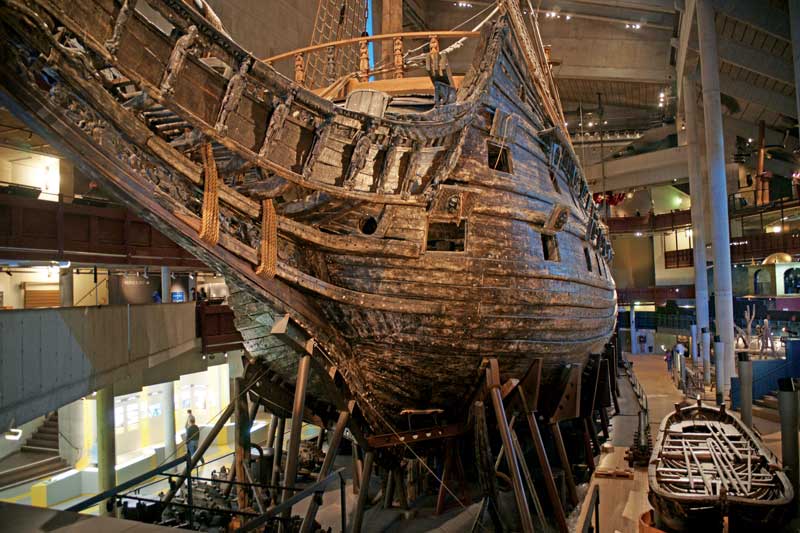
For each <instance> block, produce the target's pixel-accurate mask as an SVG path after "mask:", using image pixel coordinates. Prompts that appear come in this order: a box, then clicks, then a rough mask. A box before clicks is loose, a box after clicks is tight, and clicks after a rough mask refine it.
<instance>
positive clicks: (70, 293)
mask: <svg viewBox="0 0 800 533" xmlns="http://www.w3.org/2000/svg"><path fill="white" fill-rule="evenodd" d="M59 270H60V271H59V277H58V292H59V300H60V301H59V304H60V305H61V307H72V306H73V305H74V302H75V300H74V298H75V290H74V287H75V285H74V283H73V281H72V267H69V268H63V269H59Z"/></svg>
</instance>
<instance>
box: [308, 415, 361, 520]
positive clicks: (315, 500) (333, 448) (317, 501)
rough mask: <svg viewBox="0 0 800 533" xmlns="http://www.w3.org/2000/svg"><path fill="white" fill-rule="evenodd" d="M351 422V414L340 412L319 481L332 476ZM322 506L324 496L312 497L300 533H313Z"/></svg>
mask: <svg viewBox="0 0 800 533" xmlns="http://www.w3.org/2000/svg"><path fill="white" fill-rule="evenodd" d="M349 421H350V412H349V411H340V412H339V419H338V420H337V421H336V427H335V428H334V430H333V435H331V444H330V446H328V451H327V453H325V459H324V460H323V461H322V467H320V469H319V474H318V475H317V481H322V480H323V479H325V478H326V477H328V474H330V471H331V469H332V468H333V461H334V460H335V459H336V453H337V452H338V451H339V445H340V444H341V443H342V435H344V429H345V428H346V427H347V423H348V422H349ZM321 504H322V494H315V495H314V496H312V497H311V501H310V502H309V504H308V510H307V511H306V516H305V518H304V519H303V524H302V525H301V526H300V533H311V530H312V528H313V526H314V519H315V518H316V516H317V510H318V509H319V506H320V505H321Z"/></svg>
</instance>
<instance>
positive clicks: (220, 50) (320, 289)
mask: <svg viewBox="0 0 800 533" xmlns="http://www.w3.org/2000/svg"><path fill="white" fill-rule="evenodd" d="M159 5H160V6H161V8H162V10H163V11H165V12H168V14H169V13H171V14H172V15H173V16H172V18H171V20H172V21H173V23H174V24H175V25H176V28H177V30H178V31H177V32H176V33H177V34H179V35H181V37H180V38H178V39H177V40H175V39H173V38H171V37H170V36H168V35H166V34H164V33H162V32H161V31H160V30H159V29H158V28H156V27H155V26H153V25H152V24H151V23H150V22H149V21H147V20H146V19H145V18H144V17H142V16H141V15H140V14H139V13H133V14H131V16H129V17H122V16H120V12H119V10H120V6H119V5H118V4H117V3H116V2H113V1H111V0H96V1H88V2H81V3H79V5H74V4H73V3H71V2H67V1H66V0H37V1H35V2H33V3H32V4H31V6H32V10H33V12H34V13H37V14H38V18H37V17H31V16H30V13H28V12H26V11H24V10H23V11H19V10H17V9H15V8H12V9H9V10H7V13H8V16H7V17H5V18H4V20H3V23H2V34H3V37H4V39H5V40H6V42H10V43H14V44H15V45H17V46H16V47H13V46H9V47H6V49H5V50H4V51H3V52H2V65H0V68H2V76H0V78H2V81H0V83H1V84H2V85H3V88H4V94H3V100H4V101H5V103H6V104H8V105H9V106H10V107H11V108H12V109H13V110H14V112H15V113H17V114H18V115H19V116H21V117H22V118H23V119H24V120H26V121H27V122H29V123H31V124H34V125H35V126H36V127H37V129H38V130H41V131H42V132H44V133H45V134H47V135H48V136H49V137H50V138H54V139H55V142H56V144H58V145H59V146H60V147H62V148H64V150H65V151H66V152H67V153H69V154H70V155H71V156H72V157H76V158H80V159H81V160H82V161H83V163H84V164H85V165H86V166H88V167H89V168H90V170H91V171H92V172H93V173H94V174H95V175H97V176H99V177H101V178H102V179H104V180H105V181H106V182H108V183H109V184H110V186H111V187H112V189H113V190H115V191H116V193H117V194H118V195H119V197H120V198H121V199H122V201H124V202H125V203H126V204H127V205H129V206H131V208H132V209H133V210H134V211H135V213H136V214H137V215H138V216H140V217H142V218H143V219H144V220H146V221H148V222H150V223H151V224H153V225H154V226H155V227H157V228H158V229H159V230H160V231H162V232H163V233H164V234H165V235H166V236H167V237H169V238H171V239H173V240H175V242H177V243H178V244H180V245H181V246H183V247H185V248H186V249H187V250H190V251H191V253H192V254H193V255H195V256H196V257H197V258H198V259H199V260H201V261H203V262H204V263H206V264H208V265H209V266H210V267H212V268H215V269H217V270H219V271H220V272H222V273H223V274H224V275H225V276H226V279H227V281H228V284H229V286H230V287H231V296H230V299H229V303H230V305H231V308H232V309H233V310H234V313H235V315H236V322H235V325H236V328H237V329H238V330H239V331H240V332H241V335H242V338H243V341H244V345H245V347H246V348H247V350H248V351H249V353H250V354H251V355H252V356H253V357H256V358H260V359H263V360H264V361H266V362H268V363H269V365H270V368H271V369H272V370H273V371H275V372H276V373H278V374H279V375H280V376H281V377H282V380H283V381H284V382H286V383H288V384H289V385H291V383H292V382H293V379H294V377H293V376H294V374H295V371H296V365H297V353H296V352H295V351H294V350H293V349H292V348H291V347H288V346H286V345H285V344H284V343H283V342H282V341H280V340H279V339H276V338H275V336H273V335H271V334H270V330H271V327H272V325H273V323H274V321H275V320H276V317H277V316H278V315H279V314H284V313H288V314H289V315H290V316H291V317H292V319H293V320H294V321H295V322H297V323H298V324H299V325H300V326H301V327H302V328H303V329H305V330H306V331H307V332H308V333H309V335H310V336H311V337H313V338H315V339H316V341H317V343H318V346H319V347H320V348H321V350H322V353H323V354H324V357H326V358H328V359H330V361H332V362H333V363H334V364H335V366H336V367H337V369H338V370H337V371H338V372H339V374H340V375H341V380H340V381H338V382H337V384H338V385H339V386H340V387H341V389H342V390H343V394H344V395H345V396H347V397H352V398H354V399H355V400H356V401H357V404H358V407H359V408H360V412H359V416H361V417H363V418H364V419H366V420H367V422H368V423H369V424H370V426H371V427H372V429H373V431H374V432H377V433H386V432H387V430H388V428H390V427H392V426H393V425H396V424H398V423H399V422H401V421H403V420H404V419H403V417H401V416H400V411H401V410H402V409H428V408H441V409H443V410H444V411H445V413H446V415H445V416H444V418H446V419H448V421H453V422H455V421H458V420H460V419H463V418H464V417H465V416H466V410H465V407H464V406H465V405H466V403H465V400H466V399H468V398H469V397H470V395H471V394H472V393H473V392H474V390H475V388H476V387H477V386H478V384H479V381H480V373H479V367H480V364H481V361H482V359H483V358H484V357H488V356H491V357H496V358H497V359H498V360H499V362H500V370H501V372H502V373H503V375H504V376H506V377H522V376H524V375H525V374H526V372H527V371H528V368H529V367H530V365H531V363H532V361H534V360H535V359H536V358H542V359H543V361H544V364H543V368H542V378H543V386H544V387H547V386H551V385H552V382H553V381H554V379H555V377H556V376H557V375H558V374H559V373H560V368H561V367H562V366H563V365H564V364H566V363H578V364H583V363H585V361H586V358H587V356H588V354H589V353H590V352H593V351H594V352H598V351H600V349H601V347H602V346H603V344H604V343H605V341H606V339H607V338H608V336H609V335H610V333H611V331H612V329H613V326H614V321H615V315H616V300H615V292H614V282H613V279H612V278H611V275H610V270H609V266H608V261H609V260H610V259H611V257H612V253H611V251H610V247H609V246H608V239H607V237H606V234H605V231H604V230H603V228H602V226H601V224H600V223H599V222H598V221H597V212H596V209H595V207H594V205H593V203H592V201H591V195H590V194H589V191H588V188H587V186H586V183H585V179H584V178H583V176H582V174H581V172H580V169H579V168H578V167H576V164H577V162H576V160H575V158H574V154H573V153H572V149H571V145H570V144H569V142H568V141H566V140H565V139H564V138H563V136H562V135H561V133H560V132H559V128H560V125H553V124H552V123H550V121H549V120H548V119H547V118H545V116H546V115H545V113H544V111H543V106H542V101H541V99H540V97H539V96H538V93H537V89H536V85H535V84H533V83H532V82H531V76H530V73H529V72H527V70H526V67H525V64H526V62H525V61H524V60H523V58H522V52H521V50H520V48H519V46H518V40H517V38H516V36H515V35H514V34H513V32H511V31H510V30H509V29H508V25H507V23H506V20H505V18H504V17H501V18H500V19H499V20H498V22H497V23H496V24H494V25H493V26H492V27H491V28H487V30H485V32H484V36H483V39H482V42H481V44H480V45H479V46H478V49H477V52H476V58H475V61H474V64H473V66H472V68H471V69H470V71H469V72H468V73H467V74H466V76H465V77H464V80H463V82H462V84H461V86H460V88H459V90H458V94H457V99H456V102H455V103H451V104H444V105H437V106H432V107H431V109H430V110H428V111H426V112H423V113H408V112H407V111H406V110H395V109H393V108H392V107H391V105H390V107H389V109H388V111H387V114H386V115H385V116H383V117H372V116H368V115H364V114H361V113H358V112H357V111H353V110H348V109H345V108H343V107H336V106H334V105H333V104H332V103H331V102H330V101H327V100H323V99H320V98H318V97H316V96H315V95H314V94H312V93H310V92H309V91H307V90H305V89H304V88H302V87H299V86H297V85H294V84H293V83H292V82H290V81H289V80H287V79H285V78H283V77H282V76H280V75H279V74H278V73H277V72H275V71H274V70H273V69H272V68H271V67H269V66H268V65H266V64H264V63H261V62H258V61H253V60H252V58H250V57H249V55H248V54H247V53H246V52H244V51H243V50H241V49H240V48H238V46H237V45H236V44H235V43H233V42H231V41H230V40H228V39H227V38H226V37H225V36H223V35H221V34H219V33H218V32H217V31H216V30H214V29H213V28H211V27H209V26H208V24H207V23H206V22H205V21H204V20H203V19H202V17H200V16H199V15H198V14H197V13H195V12H193V11H192V10H191V9H190V8H187V6H186V4H183V3H182V2H173V1H171V0H165V1H163V2H160V3H159ZM123 6H127V4H123ZM26 9H27V8H26ZM51 18H52V19H55V20H57V23H56V24H52V23H50V24H44V23H43V21H45V20H48V19H51ZM118 22H119V23H120V24H123V26H121V27H117V28H116V31H115V26H116V25H117V23H118ZM52 27H63V28H65V31H64V34H61V35H54V34H52V33H51V32H50V30H49V28H52ZM193 27H194V28H200V29H201V30H202V31H199V32H197V31H195V29H194V28H193ZM112 37H114V38H116V37H119V42H118V43H117V45H115V46H111V47H110V48H111V49H114V50H116V55H112V54H111V53H110V52H109V48H108V47H107V45H106V43H107V41H109V39H112ZM54 43H57V44H54ZM37 53H38V54H41V55H38V56H37ZM209 55H213V56H214V57H215V58H216V59H217V60H218V61H221V62H222V63H225V64H227V65H228V66H229V67H230V69H229V70H230V72H233V73H234V74H233V76H232V77H231V78H226V77H225V76H223V75H222V73H220V72H219V71H218V70H215V69H214V68H212V67H211V66H209V64H210V63H209V62H208V61H207V60H206V59H205V58H207V57H208V56H209ZM45 59H46V60H47V65H48V66H47V69H45V68H44V66H45ZM248 61H249V62H250V63H248ZM112 66H113V69H112V68H109V67H112ZM120 76H124V79H122V80H120ZM109 79H110V81H109ZM242 83H244V88H243V90H239V89H242ZM154 117H161V118H158V120H156V119H155V118H154ZM163 117H168V118H169V120H177V121H181V123H182V124H185V126H182V128H183V130H181V128H172V129H170V128H169V127H161V126H163V125H164V124H165V122H164V121H163V120H164V119H163ZM554 126H555V128H554ZM203 142H213V145H214V155H215V158H216V160H217V166H218V169H219V171H220V175H221V176H222V177H223V179H224V183H223V184H221V186H220V200H221V202H220V220H221V237H220V242H219V244H218V245H216V246H211V245H209V244H208V243H206V242H204V241H201V240H200V239H199V238H198V235H197V232H198V230H199V228H200V219H199V214H200V206H201V204H202V184H203V179H204V178H203V172H202V164H201V162H200V158H199V150H198V148H199V146H200V144H201V143H203ZM489 142H491V143H492V144H493V145H495V146H500V147H501V148H502V149H505V150H506V151H507V155H508V161H507V162H506V165H505V166H504V167H502V168H497V164H496V162H491V161H489V144H488V143H489ZM551 176H552V177H551ZM264 197H269V198H273V199H274V201H275V202H276V204H277V212H278V217H279V222H278V228H279V230H278V237H279V239H278V247H279V248H278V275H277V277H276V278H275V279H265V278H263V277H260V276H257V275H256V274H255V273H254V266H255V265H257V264H258V262H259V261H258V260H259V258H258V252H257V250H258V248H259V244H260V239H261V231H260V227H259V225H260V199H261V198H264ZM559 214H563V215H562V216H558V215H559ZM370 217H371V218H372V219H374V222H375V223H376V224H375V225H374V226H375V228H374V231H372V232H365V231H362V230H363V228H364V227H365V225H364V222H365V220H367V219H369V218H370ZM431 223H437V224H452V225H454V226H455V227H457V228H461V229H459V230H458V231H463V243H462V244H463V251H443V250H438V249H437V250H432V249H426V248H427V247H428V228H429V226H430V224H431ZM544 241H549V242H550V244H549V245H548V247H547V251H548V256H545V247H544ZM309 392H310V394H311V396H315V395H316V396H318V397H321V398H322V399H325V392H324V387H322V386H321V384H320V382H319V376H315V375H313V373H312V377H311V382H310V384H309Z"/></svg>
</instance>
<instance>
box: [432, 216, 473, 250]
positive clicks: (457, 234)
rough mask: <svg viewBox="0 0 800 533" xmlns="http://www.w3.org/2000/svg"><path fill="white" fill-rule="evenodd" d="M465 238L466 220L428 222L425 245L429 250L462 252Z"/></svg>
mask: <svg viewBox="0 0 800 533" xmlns="http://www.w3.org/2000/svg"><path fill="white" fill-rule="evenodd" d="M466 238H467V223H466V221H464V222H461V223H460V224H456V223H455V222H431V223H430V224H428V242H427V245H426V247H425V249H426V250H427V251H430V252H463V251H464V247H465V243H466Z"/></svg>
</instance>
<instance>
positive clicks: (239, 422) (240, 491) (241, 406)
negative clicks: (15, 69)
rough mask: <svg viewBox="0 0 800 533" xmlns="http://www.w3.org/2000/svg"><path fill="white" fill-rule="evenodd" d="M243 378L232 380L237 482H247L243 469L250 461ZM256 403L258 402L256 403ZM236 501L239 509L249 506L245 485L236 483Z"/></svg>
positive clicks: (248, 427)
mask: <svg viewBox="0 0 800 533" xmlns="http://www.w3.org/2000/svg"><path fill="white" fill-rule="evenodd" d="M243 389H244V378H236V379H234V381H233V397H234V405H235V407H234V413H235V417H234V419H235V424H236V426H235V431H234V442H235V448H234V449H235V461H234V466H235V468H234V471H235V472H236V474H235V479H238V480H239V482H247V479H248V477H249V476H248V475H247V472H245V469H246V468H248V465H249V463H250V422H249V419H248V409H247V394H246V393H244V392H243ZM256 405H258V404H256ZM236 501H237V504H238V506H239V509H247V508H248V507H250V494H249V490H248V488H247V486H245V485H237V488H236Z"/></svg>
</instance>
